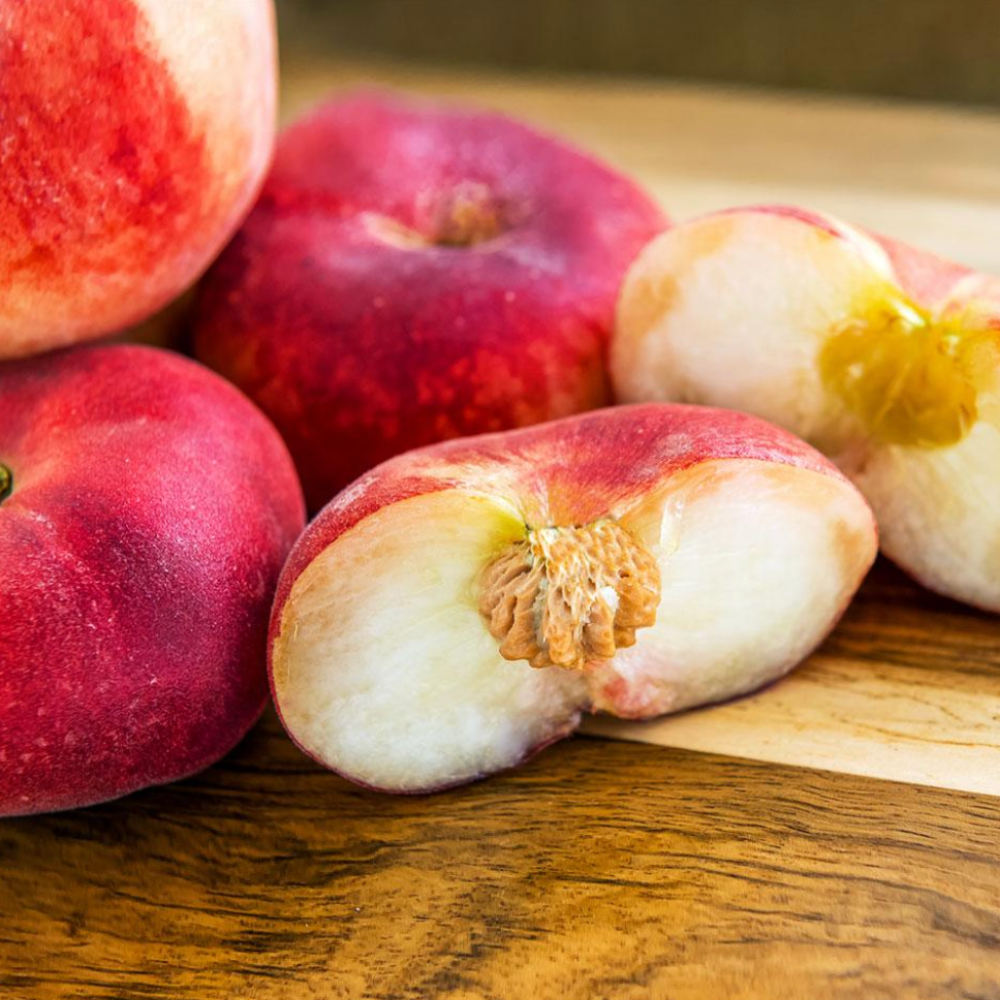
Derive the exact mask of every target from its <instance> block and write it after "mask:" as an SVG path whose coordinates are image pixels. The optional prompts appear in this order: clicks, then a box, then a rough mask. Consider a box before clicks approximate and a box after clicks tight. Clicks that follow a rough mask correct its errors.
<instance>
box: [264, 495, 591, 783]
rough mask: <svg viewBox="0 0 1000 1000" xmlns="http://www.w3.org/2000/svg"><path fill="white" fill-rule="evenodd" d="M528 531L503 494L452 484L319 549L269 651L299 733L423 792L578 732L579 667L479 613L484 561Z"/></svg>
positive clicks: (312, 749)
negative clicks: (503, 634) (506, 642)
mask: <svg viewBox="0 0 1000 1000" xmlns="http://www.w3.org/2000/svg"><path fill="white" fill-rule="evenodd" d="M523 533H524V525H523V522H522V521H521V520H520V518H519V517H517V515H516V514H514V513H513V512H512V511H511V510H510V509H509V508H508V507H506V506H505V505H504V504H502V503H500V502H497V501H493V500H491V499H488V498H484V497H481V496H476V495H470V494H468V493H463V492H460V491H455V490H449V491H443V492H440V493H430V494H425V495H422V496H418V497H414V498H412V499H409V500H404V501H401V502H399V503H395V504H392V505H390V506H388V507H385V508H382V509H381V510H379V511H378V512H377V513H375V514H373V515H372V516H370V517H369V518H366V519H365V520H364V521H362V522H361V523H360V524H359V525H357V526H356V527H355V528H353V529H352V530H351V531H350V532H348V533H347V534H346V535H344V536H343V537H342V538H340V539H339V540H338V541H337V542H336V543H335V544H334V545H331V546H329V547H328V548H327V549H325V550H324V551H323V552H322V553H321V554H320V555H319V556H318V557H317V558H316V559H315V560H313V562H312V563H310V565H309V567H308V568H307V569H306V571H305V572H304V573H303V574H302V575H301V576H300V577H299V579H298V580H297V581H296V583H295V586H294V588H293V590H292V593H291V595H290V597H289V599H288V603H287V604H286V605H285V609H284V614H283V618H282V626H281V632H280V635H279V638H278V640H277V642H276V645H275V649H274V652H273V654H272V673H273V677H274V688H275V698H276V702H277V705H278V708H279V711H280V713H281V716H282V719H283V721H284V723H285V725H286V726H287V727H288V729H289V732H290V733H291V734H292V736H293V737H294V738H295V740H296V741H297V742H298V743H299V744H300V746H302V747H303V748H304V749H305V750H306V751H307V752H309V753H311V754H312V755H313V756H315V757H317V758H318V759H319V760H321V761H323V763H325V764H326V765H327V766H329V767H332V768H333V769H334V770H337V771H340V772H341V773H343V774H345V775H347V776H349V777H351V778H353V779H355V780H357V781H361V782H363V783H366V784H369V785H373V786H375V787H379V788H387V789H394V790H400V791H421V790H427V789H431V788H436V787H443V786H447V785H452V784H456V783H459V782H462V781H470V780H472V779H473V778H476V777H479V776H480V775H482V774H487V773H490V772H492V771H497V770H501V769H503V768H505V767H510V766H513V765H514V764H516V763H518V762H519V761H520V760H521V759H523V757H524V756H525V754H526V753H528V752H529V751H530V750H531V749H532V748H534V747H536V746H539V745H543V744H545V743H547V742H549V741H551V740H553V739H556V738H558V737H559V736H562V735H565V734H566V733H567V732H568V731H571V730H572V729H573V728H574V727H575V724H576V718H577V715H578V713H579V710H580V708H581V707H582V706H583V705H584V704H585V703H586V694H585V688H584V685H583V683H582V681H581V680H580V678H579V676H578V675H576V674H574V673H571V672H570V671H565V670H532V669H531V667H529V666H528V665H527V664H526V663H509V662H508V661H506V660H504V659H503V658H502V657H501V656H500V654H499V652H498V651H497V644H496V640H495V639H494V638H493V636H491V635H490V634H489V632H488V631H487V629H486V627H485V625H484V623H483V620H482V617H481V615H480V613H479V607H478V597H479V594H478V586H477V584H478V578H479V574H480V573H481V571H482V568H483V566H485V565H486V563H487V562H489V560H490V559H491V558H492V557H493V556H494V555H495V554H496V552H498V551H499V550H501V549H503V548H505V547H506V546H507V545H509V544H510V543H511V542H512V541H514V540H515V539H517V538H520V537H523Z"/></svg>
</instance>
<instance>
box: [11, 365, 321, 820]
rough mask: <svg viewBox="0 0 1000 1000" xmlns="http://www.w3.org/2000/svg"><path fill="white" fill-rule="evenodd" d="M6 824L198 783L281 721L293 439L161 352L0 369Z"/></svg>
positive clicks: (295, 511)
mask: <svg viewBox="0 0 1000 1000" xmlns="http://www.w3.org/2000/svg"><path fill="white" fill-rule="evenodd" d="M0 410H2V412H3V422H2V423H0V608H2V609H3V613H2V614H0V815H11V814H14V815H17V814H23V813H36V812H43V811H47V810H55V809H68V808H72V807H75V806H81V805H87V804H90V803H94V802H100V801H103V800H106V799H110V798H114V797H117V796H120V795H124V794H126V793H128V792H132V791H135V790H136V789H140V788H144V787H146V786H148V785H154V784H160V783H163V782H167V781H173V780H175V779H177V778H181V777H184V776H186V775H189V774H192V773H194V772H196V771H198V770H200V769H201V768H203V767H205V766H207V765H208V764H210V763H212V762H213V761H215V760H217V759H218V758H219V757H221V756H222V755H223V754H224V753H226V752H227V751H228V750H229V749H230V748H231V747H232V746H233V745H234V744H235V743H236V742H237V741H238V740H239V739H240V738H241V737H242V736H243V734H244V733H245V732H246V731H247V729H248V728H249V727H250V725H251V724H252V723H253V722H254V720H255V719H256V718H257V716H258V715H259V714H260V712H261V710H262V708H263V707H264V704H265V701H266V698H267V680H266V672H265V669H264V648H265V637H266V632H267V615H268V610H269V607H270V603H271V597H272V594H273V591H274V586H275V583H276V581H277V578H278V572H279V570H280V568H281V565H282V562H283V561H284V558H285V556H286V554H287V553H288V551H289V549H290V547H291V545H292V543H293V541H294V540H295V538H296V536H297V534H298V532H299V531H300V530H301V527H302V524H303V519H304V510H303V501H302V496H301V491H300V489H299V485H298V481H297V479H296V476H295V472H294V468H293V466H292V463H291V459H290V457H289V455H288V453H287V451H286V449H285V447H284V445H283V443H282V442H281V439H280V438H279V436H278V434H277V432H276V431H275V430H274V428H273V427H272V426H271V425H270V424H269V423H268V422H267V420H266V419H265V418H264V417H263V415H262V414H260V413H259V412H258V411H257V410H256V409H255V408H254V407H253V406H252V405H251V404H250V403H249V402H248V401H247V400H246V399H245V398H244V397H243V396H241V395H240V394H239V393H238V392H237V391H236V390H235V389H234V388H233V387H232V386H230V385H227V384H226V383H225V382H223V381H222V380H221V379H219V378H217V377H216V376H215V375H213V374H212V373H211V372H208V371H206V370H205V369H203V368H202V367H201V366H200V365H196V364H194V363H193V362H191V361H187V360H185V359H183V358H180V357H178V356H177V355H173V354H167V353H166V352H162V351H157V350H153V349H150V348H143V347H131V346H116V347H92V348H79V349H77V350H74V351H69V352H58V353H54V354H51V355H46V356H44V357H40V358H33V359H30V360H25V361H18V362H8V363H6V364H5V365H0Z"/></svg>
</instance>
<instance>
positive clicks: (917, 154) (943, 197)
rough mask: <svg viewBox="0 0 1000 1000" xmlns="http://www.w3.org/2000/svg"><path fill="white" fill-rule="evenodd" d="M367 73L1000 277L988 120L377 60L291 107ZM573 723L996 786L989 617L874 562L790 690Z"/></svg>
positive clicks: (691, 202) (684, 193) (922, 780)
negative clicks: (827, 215) (672, 712)
mask: <svg viewBox="0 0 1000 1000" xmlns="http://www.w3.org/2000/svg"><path fill="white" fill-rule="evenodd" d="M371 82H374V83H377V84H389V85H398V86H402V87H405V88H407V89H409V90H416V91H426V92H428V93H433V94H443V95H447V96H450V97H456V98H460V99H463V100H466V99H467V100H471V101H475V102H477V103H480V104H484V105H487V106H492V107H495V108H499V109H502V110H505V111H509V112H511V113H514V114H517V115H521V116H523V117H526V118H528V119H529V120H532V121H534V122H536V123H538V124H539V125H541V126H543V127H545V128H549V129H552V130H554V131H558V132H559V133H561V134H563V135H565V136H568V137H570V138H572V139H574V140H576V141H578V142H579V143H581V144H582V145H584V146H586V147H588V148H590V149H592V150H594V151H596V152H597V153H599V154H600V155H602V156H603V157H604V158H605V159H607V160H610V161H611V162H612V163H615V164H617V165H618V166H620V167H622V168H624V169H626V170H628V171H630V172H631V173H633V174H634V175H635V176H637V177H638V178H639V179H640V180H642V181H643V182H644V183H645V184H646V185H647V186H648V187H649V188H650V189H652V190H653V191H654V192H655V193H656V194H657V196H658V197H659V198H660V200H661V201H662V203H663V205H664V206H665V207H666V208H667V210H668V211H669V212H670V213H671V215H672V216H673V217H674V218H676V219H681V218H685V217H687V216H691V215H695V214H698V213H700V212H706V211H711V210H713V209H717V208H722V207H725V206H731V205H741V204H752V203H760V202H776V201H777V202H786V203H792V204H802V205H805V206H807V207H811V208H818V209H821V210H824V211H829V212H833V213H835V214H840V215H842V216H844V217H845V218H847V219H848V220H850V221H853V222H856V223H859V224H861V225H863V226H866V227H869V228H872V229H875V230H878V231H882V232H885V233H888V234H891V235H894V236H896V237H899V238H900V239H903V240H906V241H909V242H912V243H914V244H916V245H917V246H921V247H925V248H926V249H929V250H934V251H936V252H938V253H941V254H944V255H946V256H950V257H953V258H955V259H957V260H960V261H963V262H964V263H967V264H970V265H972V266H974V267H978V268H980V269H982V270H985V271H993V272H996V273H998V274H1000V166H998V164H1000V116H996V115H989V114H985V113H981V112H971V111H958V110H955V109H944V108H928V107H926V106H900V105H878V104H868V103H862V102H857V101H850V102H846V101H844V102H837V101H831V100H819V99H816V98H802V97H798V98H796V97H791V96H788V95H775V94H752V93H746V92H743V93H736V92H727V91H724V90H719V89H716V90H709V89H705V88H681V87H676V88H663V87H652V86H649V87H643V86H641V85H637V84H635V83H615V84H612V85H608V84H606V83H602V84H600V85H598V84H581V83H580V82H579V81H572V82H566V81H562V82H560V81H555V82H553V81H538V82H534V83H533V82H530V81H528V82H524V81H522V82H513V81H511V80H510V79H509V78H504V79H496V78H478V77H464V78H463V77H456V76H454V75H453V74H447V75H438V74H433V73H416V72H414V71H412V70H410V71H401V70H393V69H391V68H387V67H382V68H372V67H370V66H369V67H363V68H352V67H349V66H348V67H340V68H338V69H336V70H332V69H330V68H329V67H327V66H313V67H309V66H304V67H299V68H297V69H296V70H295V72H294V73H292V74H290V75H289V81H288V86H287V87H286V90H285V97H286V102H285V107H286V114H288V115H292V114H296V113H298V112H299V111H300V110H301V109H302V108H303V106H305V105H308V104H309V103H311V102H312V101H315V100H317V99H318V98H319V97H321V96H322V95H324V94H325V93H326V92H328V91H329V90H331V89H334V88H340V87H345V86H351V85H358V84H366V83H371ZM996 502H997V503H998V504H1000V496H998V497H997V498H996ZM583 731H584V732H585V733H587V734H590V735H594V736H604V737H612V738H615V739H623V740H635V741H640V742H647V743H655V744H660V745H664V746H672V747H680V748H685V749H690V750H699V751H706V752H712V753H719V754H726V755H730V756H735V757H745V758H751V759H755V760H766V761H772V762H775V763H784V764H793V765H801V766H805V767H814V768H823V769H826V770H831V771H840V772H844V773H850V774H859V775H867V776H871V777H877V778H888V779H893V780H896V781H905V782H912V783H915V784H922V785H933V786H938V787H942V788H954V789H961V790H965V791H974V792H981V793H988V794H991V795H1000V618H995V617H990V616H986V615H981V614H978V613H976V612H973V611H971V610H969V609H965V608H962V607H960V606H958V605H955V604H952V603H951V602H948V601H944V600H939V599H937V598H935V597H933V596H932V595H930V594H928V593H926V592H924V591H922V590H921V589H920V588H918V587H915V586H913V585H912V584H910V583H909V582H908V581H906V580H905V579H904V578H903V577H902V575H900V574H899V573H897V572H895V571H893V570H892V569H891V568H890V567H887V566H883V565H879V567H878V568H877V570H876V572H875V573H874V575H873V578H872V580H871V581H870V583H869V584H868V585H866V586H865V588H864V589H863V591H862V593H861V596H860V598H859V600H858V602H857V603H856V605H855V606H854V607H853V608H852V609H851V611H850V613H849V614H848V615H847V616H846V618H845V620H844V622H843V623H842V625H841V626H840V628H839V629H838V630H837V632H836V633H835V634H834V636H833V637H832V638H831V639H830V640H829V641H828V642H827V643H826V645H825V646H824V647H823V648H822V649H821V650H820V651H819V652H818V653H816V654H815V655H814V656H813V657H811V658H810V659H809V661H808V662H807V663H806V664H804V665H803V666H802V667H800V668H799V669H798V670H797V671H795V672H794V673H793V674H792V675H791V676H790V677H788V678H786V679H785V680H783V681H781V682H779V683H777V684H775V685H773V686H771V687H770V688H768V689H767V690H765V691H762V692H759V693H758V694H756V695H753V696H751V697H748V698H744V699H741V700H738V701H735V702H732V703H730V704H727V705H722V706H716V707H712V708H710V709H702V710H699V711H695V712H688V713H685V714H683V715H681V716H677V717H674V718H670V719H666V720H662V721H658V722H654V723H647V724H643V725H637V724H634V723H623V722H619V721H617V720H612V719H606V718H598V719H594V720H590V721H588V722H587V723H586V725H585V726H584V730H583Z"/></svg>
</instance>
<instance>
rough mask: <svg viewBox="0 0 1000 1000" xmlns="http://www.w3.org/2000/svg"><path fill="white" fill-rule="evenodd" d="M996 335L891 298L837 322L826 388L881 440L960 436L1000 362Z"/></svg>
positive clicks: (949, 441)
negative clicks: (932, 314)
mask: <svg viewBox="0 0 1000 1000" xmlns="http://www.w3.org/2000/svg"><path fill="white" fill-rule="evenodd" d="M998 343H1000V334H998V333H997V332H996V331H990V330H975V329H968V328H964V327H963V326H961V325H959V324H958V323H957V322H954V321H952V320H948V319H943V320H938V319H935V318H933V317H931V316H930V315H929V314H928V313H926V312H925V311H923V310H921V309H919V308H918V307H917V306H915V305H913V304H911V303H909V302H906V301H905V300H903V299H902V298H888V299H887V300H886V301H885V302H883V303H881V304H879V305H877V306H874V307H871V308H869V309H866V310H864V311H862V312H860V313H859V314H858V315H856V316H852V317H851V318H850V319H847V320H844V321H842V322H841V323H839V324H838V325H837V327H836V329H835V330H834V331H833V333H832V335H831V336H830V337H829V339H828V340H827V341H826V342H825V344H824V345H823V347H822V348H821V349H820V352H819V356H818V367H819V372H820V376H821V378H822V380H823V383H824V385H825V386H826V387H827V389H828V390H830V391H831V392H833V393H834V394H835V395H836V396H838V397H839V398H840V399H841V400H842V401H843V403H844V405H845V406H846V407H847V409H848V410H849V411H850V412H851V413H852V414H854V415H855V416H856V417H858V418H859V419H860V420H861V423H862V424H863V426H864V428H865V430H866V431H867V432H868V433H869V434H870V435H871V436H872V437H873V438H875V439H876V440H878V441H880V442H882V443H885V444H896V445H906V446H912V447H922V448H938V447H945V446H948V445H953V444H955V443H957V442H958V441H961V440H962V439H963V438H964V437H965V436H966V435H967V434H968V433H969V431H970V430H971V428H972V427H973V425H974V424H975V423H976V420H977V418H978V410H979V407H978V398H979V395H980V392H981V391H983V390H984V389H986V388H987V385H988V382H989V379H990V377H991V375H992V373H993V372H995V371H996V370H997V367H998V364H1000V350H998Z"/></svg>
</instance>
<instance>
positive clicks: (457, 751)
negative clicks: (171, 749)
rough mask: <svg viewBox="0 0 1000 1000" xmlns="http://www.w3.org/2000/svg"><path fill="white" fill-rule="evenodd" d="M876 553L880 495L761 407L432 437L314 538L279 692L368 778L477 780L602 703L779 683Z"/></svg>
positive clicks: (356, 773)
mask: <svg viewBox="0 0 1000 1000" xmlns="http://www.w3.org/2000/svg"><path fill="white" fill-rule="evenodd" d="M876 547H877V543H876V537H875V529H874V521H873V518H872V514H871V511H870V509H869V508H868V505H867V504H866V502H865V501H864V499H863V498H862V497H861V495H860V493H858V491H857V490H856V489H855V488H854V487H853V486H852V485H851V484H850V483H849V482H848V481H847V480H846V479H845V478H844V477H843V476H841V475H840V474H839V473H838V472H837V471H836V470H835V468H834V467H833V466H832V465H831V464H829V463H828V462H827V461H826V460H825V459H823V458H822V456H820V455H819V454H818V453H817V452H815V451H814V450H813V449H811V448H809V447H808V446H807V445H805V444H804V443H803V442H801V441H799V440H797V439H796V438H794V437H792V436H791V435H789V434H787V433H785V432H783V431H781V430H779V429H778V428H776V427H773V426H771V425H770V424H767V423H765V422H764V421H761V420H757V419H755V418H753V417H749V416H745V415H743V414H736V413H729V412H724V411H717V410H711V409H707V408H699V407H684V406H666V405H651V406H638V407H619V408H616V409H613V410H603V411H597V412H595V413H592V414H587V415H583V416H579V417H571V418H568V419H566V420H562V421H557V422H554V423H550V424H544V425H540V426H538V427H533V428H529V429H526V430H520V431H511V432H507V433H502V434H493V435H486V436H482V437H478V438H470V439H464V440H459V441H454V442H449V443H447V444H441V445H434V446H431V447H429V448H425V449H421V450H419V451H415V452H410V453H408V454H406V455H403V456H400V457H398V458H396V459H392V460H391V461H389V462H386V463H385V464H383V465H381V466H379V467H378V468H377V469H375V470H373V471H372V472H371V473H369V474H368V475H366V476H365V477H363V478H362V479H360V480H359V481H358V482H357V483H355V484H354V485H353V486H352V487H349V488H348V489H347V490H346V491H344V492H343V493H342V494H340V496H338V497H337V498H336V499H335V500H334V501H333V502H332V503H331V504H330V505H328V506H327V507H326V508H325V510H324V511H323V512H322V513H321V514H320V516H319V517H318V518H317V520H316V521H314V522H313V523H312V524H311V525H310V527H309V528H308V529H307V531H306V533H305V535H303V537H302V539H301V540H300V542H299V543H298V545H297V547H296V549H295V551H294V552H293V554H292V557H291V558H290V560H289V562H288V565H287V566H286V568H285V571H284V574H283V576H282V581H281V583H280V585H279V590H278V596H277V599H276V602H275V607H274V612H273V615H272V623H271V649H270V665H271V681H272V689H273V693H274V697H275V702H276V704H277V707H278V711H279V713H280V715H281V718H282V720H283V722H284V725H285V726H286V728H287V729H288V731H289V733H290V734H291V736H292V737H293V739H294V740H295V741H296V742H297V743H298V744H299V746H301V747H302V748H303V749H304V750H305V751H306V752H307V753H309V754H310V755H311V756H313V757H314V758H315V759H317V760H318V761H320V762H322V763H323V764H325V765H327V766H328V767H330V768H332V769H334V770H336V771H338V772H340V773H341V774H343V775H345V776H346V777H348V778H351V779H353V780H355V781H357V782H359V783H362V784H365V785H369V786H373V787H376V788H380V789H384V790H389V791H396V792H423V791H430V790H433V789H437V788H442V787H447V786H451V785H456V784H460V783H462V782H466V781H470V780H473V779H475V778H478V777H481V776H484V775H487V774H490V773H492V772H495V771H498V770H502V769H504V768H509V767H512V766H514V765H516V764H518V763H519V762H521V761H523V760H524V759H525V758H527V757H528V756H530V755H531V754H532V753H534V752H535V751H537V750H538V749H540V748H541V747H544V746H545V745H547V744H549V743H551V742H553V741H554V740H557V739H559V738H561V737H563V736H566V735H568V734H569V733H571V732H572V731H573V730H574V729H575V728H576V726H577V724H578V722H579V720H580V717H581V715H582V713H585V712H592V711H598V710H600V711H607V712H612V713H614V714H616V715H621V716H627V717H631V718H648V717H651V716H655V715H659V714H662V713H664V712H671V711H676V710H678V709H682V708H686V707H689V706H692V705H700V704H704V703H707V702H712V701H718V700H720V699H724V698H729V697H732V696H734V695H738V694H742V693H744V692H747V691H750V690H753V689H754V688H757V687H759V686H760V685H762V684H765V683H767V682H768V681H771V680H773V679H775V678H777V677H780V676H781V675H783V674H784V673H786V672H787V671H788V670H790V669H791V668H792V667H794V666H795V665H796V664H797V663H798V662H800V661H801V660H802V658H803V657H804V656H806V654H807V653H808V652H809V651H810V650H811V649H812V648H813V647H815V646H816V644H817V643H819V642H820V641H821V640H822V639H823V637H824V636H825V635H826V634H827V632H828V631H829V630H830V629H831V628H832V626H833V624H834V623H835V622H836V620H837V618H838V617H839V615H840V614H841V612H842V611H843V609H844V607H845V606H846V605H847V603H848V601H849V600H850V598H851V596H852V595H853V593H854V591H855V590H856V588H857V587H858V585H859V583H860V581H861V579H862V577H863V576H864V574H865V572H866V571H867V569H868V567H869V566H870V564H871V562H872V560H873V558H874V556H875V551H876Z"/></svg>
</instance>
